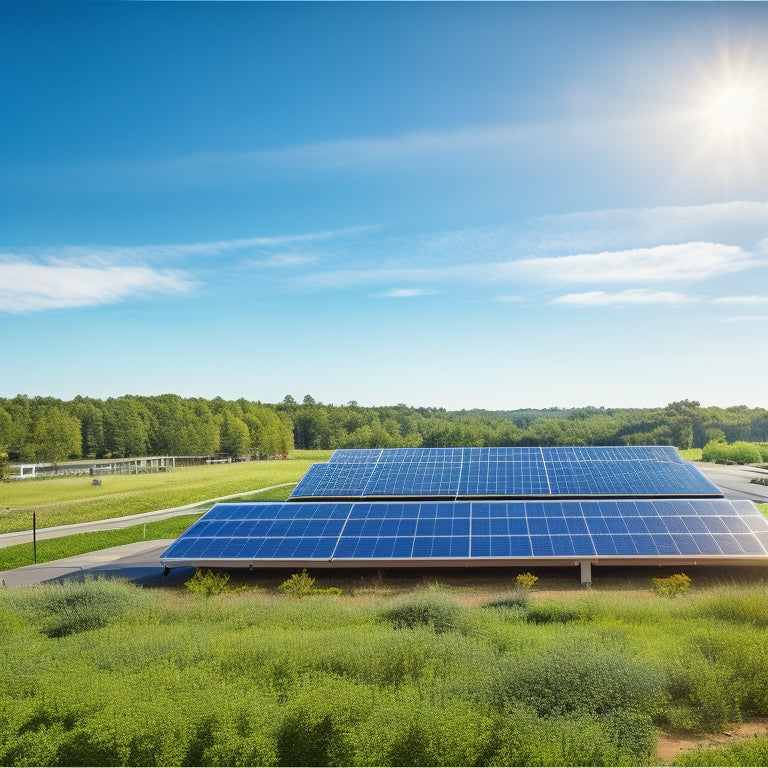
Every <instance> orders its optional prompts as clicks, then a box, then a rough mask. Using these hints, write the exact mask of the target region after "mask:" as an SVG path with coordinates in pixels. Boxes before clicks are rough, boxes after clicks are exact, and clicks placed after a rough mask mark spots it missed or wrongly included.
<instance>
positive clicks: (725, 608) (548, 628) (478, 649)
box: [0, 572, 768, 766]
mask: <svg viewBox="0 0 768 768" xmlns="http://www.w3.org/2000/svg"><path fill="white" fill-rule="evenodd" d="M280 578H282V577H279V576H271V577H269V576H265V574H263V573H261V574H259V573H256V574H252V575H251V576H249V577H247V578H246V577H240V576H238V579H239V581H238V584H237V585H236V586H237V589H236V590H235V591H233V592H231V593H229V594H218V595H217V594H214V593H215V592H216V591H217V590H215V589H213V590H208V591H209V592H211V594H209V596H208V597H207V598H206V599H200V597H199V596H198V595H195V594H192V593H191V592H190V591H189V590H187V589H185V588H183V587H182V588H180V589H179V590H142V589H140V588H137V587H134V586H131V585H129V584H125V583H121V582H104V581H87V582H85V583H67V584H64V585H47V586H45V585H43V586H38V587H33V588H24V589H15V590H0V635H1V636H0V648H1V649H2V650H0V654H1V655H2V664H0V764H3V765H16V766H18V765H51V766H60V765H61V766H63V765H163V764H166V765H171V764H172V765H200V766H207V765H278V766H279V765H294V766H302V765H314V766H324V765H384V766H387V765H402V766H405V765H436V766H439V765H584V766H591V765H596V766H597V765H649V764H658V759H657V757H656V754H655V750H656V745H657V743H658V741H657V740H658V737H659V735H660V734H661V733H667V734H669V733H677V734H696V733H700V732H704V731H706V732H713V731H714V732H716V731H723V730H727V728H728V724H729V723H733V722H737V721H739V720H746V721H749V720H751V719H753V718H761V717H763V718H764V717H765V716H766V715H768V672H766V670H768V647H767V646H766V644H765V633H766V631H767V630H768V609H767V608H766V605H767V604H768V603H766V587H765V584H764V583H761V582H760V581H759V579H755V578H753V579H752V581H751V583H749V584H733V585H731V586H725V585H723V584H720V585H719V586H715V587H709V588H701V587H698V586H697V579H696V578H694V585H693V586H692V588H691V590H690V591H689V592H688V593H687V594H685V595H683V596H681V597H679V598H678V599H677V600H674V601H672V600H669V599H666V598H664V597H662V596H657V595H655V594H654V593H653V591H652V588H651V583H650V578H649V577H648V576H647V575H646V576H645V577H644V582H645V586H640V585H635V587H634V588H633V589H632V590H623V591H621V592H613V591H611V590H607V591H602V590H601V589H600V588H599V586H596V587H595V588H594V589H593V590H591V591H589V592H584V591H583V590H579V589H577V588H574V589H573V591H558V592H553V591H551V589H548V588H547V587H548V585H547V581H548V580H549V576H548V574H547V573H545V572H542V578H541V579H540V581H539V582H538V584H537V586H536V589H535V590H532V591H524V592H523V593H522V594H524V598H523V599H520V593H521V591H520V590H517V589H515V587H514V581H513V579H512V578H511V577H510V576H509V575H507V587H506V591H505V588H504V587H503V585H501V584H499V583H498V582H483V581H482V580H480V581H479V582H477V583H471V580H469V581H468V580H467V579H468V577H467V576H463V577H460V576H455V577H453V578H454V579H455V580H456V581H455V582H454V583H453V584H432V585H429V586H420V587H416V588H415V589H414V588H413V587H412V586H411V587H408V588H404V587H403V586H402V585H401V584H400V583H398V581H397V580H395V581H394V582H392V583H391V584H390V583H388V580H387V579H386V578H384V579H382V578H381V574H378V576H377V577H376V578H371V579H369V580H366V578H365V577H361V576H356V577H354V580H348V582H351V583H348V582H344V583H343V586H344V590H343V594H341V595H339V594H337V595H335V596H332V597H331V596H327V595H314V596H312V595H310V596H308V597H305V598H304V599H301V600H296V599H295V598H292V597H289V596H286V595H282V594H281V593H280V591H279V590H278V589H277V586H278V585H279V583H280ZM337 579H339V575H338V574H333V573H327V572H324V573H323V574H322V575H321V574H318V576H317V581H318V584H319V585H320V586H321V587H323V588H327V587H329V586H336V585H340V584H342V582H339V581H337ZM232 581H235V578H234V577H233V579H232ZM356 584H357V585H359V588H356V587H355V585H356ZM534 609H536V611H537V612H536V614H535V615H536V618H535V619H532V616H533V615H534V614H533V612H534ZM546 616H549V617H550V618H549V619H548V620H546V619H545V617H546ZM713 754H714V757H713ZM713 754H709V755H707V754H703V753H698V752H697V753H687V754H684V755H681V756H680V758H679V764H681V765H711V764H718V765H755V764H764V760H763V756H764V754H765V739H755V740H754V741H753V742H751V743H748V744H744V745H731V746H729V747H727V748H725V751H721V752H717V753H713ZM713 761H714V762H713Z"/></svg>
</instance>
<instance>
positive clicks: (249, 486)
mask: <svg viewBox="0 0 768 768" xmlns="http://www.w3.org/2000/svg"><path fill="white" fill-rule="evenodd" d="M307 453H309V454H310V456H309V457H306V456H305V455H302V454H307ZM295 455H296V458H295V459H291V460H288V461H255V462H245V463H241V464H218V465H212V466H202V467H185V468H180V469H177V470H175V471H174V472H159V473H156V474H149V475H115V476H107V477H104V478H103V483H102V485H100V486H95V485H91V480H90V478H89V477H61V478H51V479H46V480H32V481H18V482H14V483H3V484H1V485H0V533H8V532H11V531H23V530H26V529H28V528H31V526H32V524H31V516H32V512H33V511H35V512H36V513H37V525H38V528H47V527H51V526H55V525H66V524H69V523H80V522H86V521H89V520H104V519H106V518H110V517H121V516H123V515H135V514H138V513H140V512H152V511H155V510H158V509H168V508H170V507H178V506H182V505H184V504H192V503H194V502H197V501H204V500H206V499H212V498H216V497H217V496H226V495H229V494H232V493H239V492H243V493H244V492H246V491H252V490H255V489H258V488H265V487H268V486H271V485H278V484H279V483H290V482H298V481H299V480H300V479H301V477H302V476H303V475H304V473H305V472H306V471H307V469H308V468H309V466H310V464H312V462H313V461H318V460H322V458H324V457H327V456H329V455H330V452H320V451H312V452H299V451H297V452H296V453H295ZM8 508H10V512H9V511H7V510H8Z"/></svg>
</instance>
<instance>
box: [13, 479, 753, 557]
mask: <svg viewBox="0 0 768 768" xmlns="http://www.w3.org/2000/svg"><path fill="white" fill-rule="evenodd" d="M289 485H296V483H280V484H279V485H270V486H269V487H268V488H257V489H256V490H253V491H241V492H240V493H231V494H230V495H229V496H219V497H217V498H215V499H205V500H204V501H196V502H195V503H194V504H185V505H184V506H182V507H171V508H170V509H160V510H158V511H156V512H141V513H139V514H138V515H125V516H124V517H111V518H108V519H106V520H92V521H91V522H88V523H72V524H70V525H56V526H53V527H51V528H38V529H37V540H38V541H43V540H44V539H58V538H60V537H61V536H72V535H73V534H75V533H90V532H91V531H111V530H114V529H116V528H130V527H131V526H133V525H141V524H142V523H154V522H155V521H157V520H165V519H166V518H169V517H178V516H179V515H190V514H194V513H195V512H199V513H200V514H202V513H203V512H207V511H208V510H209V509H210V508H211V507H212V506H213V505H214V504H216V503H217V502H219V501H226V500H227V499H239V498H241V497H243V496H251V495H253V494H255V493H264V492H265V491H273V490H274V489H275V488H285V487H287V486H289ZM767 490H768V489H767ZM31 541H32V530H31V529H30V530H28V531H15V532H14V533H0V548H2V547H10V546H13V545H14V544H28V543H29V542H31Z"/></svg>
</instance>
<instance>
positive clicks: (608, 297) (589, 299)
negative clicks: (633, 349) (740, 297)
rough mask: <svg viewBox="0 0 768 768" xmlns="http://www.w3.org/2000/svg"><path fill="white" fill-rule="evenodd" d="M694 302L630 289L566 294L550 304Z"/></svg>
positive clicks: (669, 294)
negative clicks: (612, 291)
mask: <svg viewBox="0 0 768 768" xmlns="http://www.w3.org/2000/svg"><path fill="white" fill-rule="evenodd" d="M692 301H696V299H694V298H693V297H691V296H686V295H685V294H682V293H673V292H672V291H653V290H650V289H646V288H632V289H629V290H626V291H619V292H618V293H606V292H605V291H588V292H586V293H568V294H566V295H565V296H558V297H557V298H555V299H552V301H551V303H552V304H563V305H566V306H570V307H617V306H632V305H635V306H637V305H642V304H667V305H679V304H688V303H690V302H692Z"/></svg>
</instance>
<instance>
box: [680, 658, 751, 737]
mask: <svg viewBox="0 0 768 768" xmlns="http://www.w3.org/2000/svg"><path fill="white" fill-rule="evenodd" d="M668 675H669V682H668V692H669V696H670V698H671V702H670V706H669V708H668V712H667V715H666V717H667V722H668V723H669V725H670V726H671V727H672V728H674V729H676V730H679V731H692V732H696V731H719V730H720V729H722V727H723V726H724V725H725V724H726V723H729V722H733V721H737V720H740V719H741V712H740V710H739V704H738V701H736V697H737V696H738V692H737V691H736V690H732V684H733V678H734V672H733V670H730V669H729V668H728V667H727V666H726V665H725V664H722V663H720V662H717V661H710V660H709V659H707V658H706V657H705V656H704V655H703V654H702V653H701V652H700V651H697V650H695V649H688V650H687V651H686V653H685V655H684V656H680V657H678V658H676V659H674V660H673V661H672V663H671V664H670V668H669V671H668Z"/></svg>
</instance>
